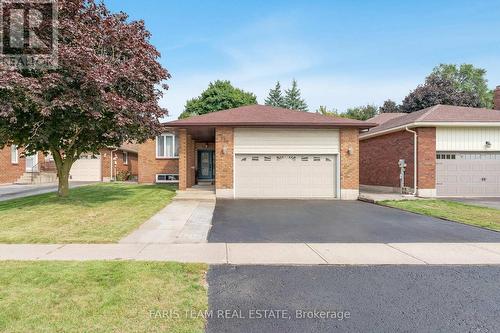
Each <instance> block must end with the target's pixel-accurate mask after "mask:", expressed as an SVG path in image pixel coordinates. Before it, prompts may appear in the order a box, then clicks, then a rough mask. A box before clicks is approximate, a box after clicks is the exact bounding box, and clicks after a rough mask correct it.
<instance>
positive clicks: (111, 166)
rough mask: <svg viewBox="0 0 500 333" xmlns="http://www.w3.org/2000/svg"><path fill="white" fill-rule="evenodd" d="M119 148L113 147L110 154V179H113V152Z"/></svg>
mask: <svg viewBox="0 0 500 333" xmlns="http://www.w3.org/2000/svg"><path fill="white" fill-rule="evenodd" d="M117 150H118V149H113V150H111V156H110V163H109V181H110V182H111V181H113V152H115V151H117Z"/></svg>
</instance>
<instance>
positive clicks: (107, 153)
mask: <svg viewBox="0 0 500 333" xmlns="http://www.w3.org/2000/svg"><path fill="white" fill-rule="evenodd" d="M112 151H113V150H111V149H101V151H100V153H101V170H102V173H101V174H102V179H103V180H109V179H110V178H111V177H110V174H111V168H113V178H114V177H116V175H117V174H118V173H120V172H129V173H130V176H132V177H137V176H138V174H139V169H138V156H137V153H133V152H128V163H127V164H125V163H124V161H123V150H116V151H113V159H114V160H115V161H116V164H115V163H113V166H112V165H111V161H110V160H111V152H112Z"/></svg>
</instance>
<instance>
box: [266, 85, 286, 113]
mask: <svg viewBox="0 0 500 333" xmlns="http://www.w3.org/2000/svg"><path fill="white" fill-rule="evenodd" d="M265 104H266V105H270V106H276V107H280V108H282V107H285V99H284V98H283V94H282V93H281V85H280V82H279V81H277V82H276V86H275V87H274V89H270V90H269V95H268V96H267V98H266V101H265Z"/></svg>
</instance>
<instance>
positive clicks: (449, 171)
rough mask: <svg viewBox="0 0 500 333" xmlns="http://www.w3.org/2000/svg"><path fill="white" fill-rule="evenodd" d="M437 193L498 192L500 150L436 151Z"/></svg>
mask: <svg viewBox="0 0 500 333" xmlns="http://www.w3.org/2000/svg"><path fill="white" fill-rule="evenodd" d="M436 190H437V195H438V196H476V197H481V196H500V153H499V152H492V153H475V152H464V153H456V152H453V153H451V152H438V153H437V159H436Z"/></svg>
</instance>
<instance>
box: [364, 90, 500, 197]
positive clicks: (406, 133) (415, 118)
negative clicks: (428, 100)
mask: <svg viewBox="0 0 500 333" xmlns="http://www.w3.org/2000/svg"><path fill="white" fill-rule="evenodd" d="M495 108H496V110H489V109H481V108H469V107H457V106H447V105H436V106H434V107H431V108H427V109H424V110H421V111H417V112H414V113H410V114H382V115H380V116H377V117H375V118H372V119H371V120H369V121H371V122H375V123H377V124H378V126H377V127H374V128H371V129H370V130H369V131H367V132H365V133H363V134H362V135H361V136H360V156H361V159H360V183H361V187H362V189H367V190H369V189H376V190H383V191H400V167H399V166H398V162H399V160H404V161H405V162H406V165H407V166H406V172H405V174H404V186H405V187H408V188H410V189H411V190H410V191H411V192H413V193H415V192H416V194H417V195H418V196H422V197H436V196H441V197H443V196H500V111H497V110H500V87H498V88H497V89H496V91H495ZM415 160H416V163H415ZM415 164H416V168H415V167H414V166H415ZM415 180H416V181H415ZM415 190H416V191H415Z"/></svg>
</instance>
